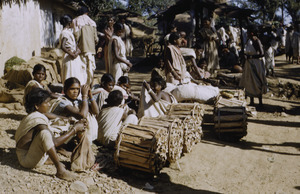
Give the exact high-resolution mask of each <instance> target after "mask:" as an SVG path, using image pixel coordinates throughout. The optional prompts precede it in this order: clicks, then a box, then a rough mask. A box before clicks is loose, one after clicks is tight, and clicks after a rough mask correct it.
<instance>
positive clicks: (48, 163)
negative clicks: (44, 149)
mask: <svg viewBox="0 0 300 194" xmlns="http://www.w3.org/2000/svg"><path fill="white" fill-rule="evenodd" d="M44 164H45V165H52V164H54V163H53V162H52V160H51V159H50V158H48V159H47V160H46V162H45V163H44Z"/></svg>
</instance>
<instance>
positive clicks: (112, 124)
mask: <svg viewBox="0 0 300 194" xmlns="http://www.w3.org/2000/svg"><path fill="white" fill-rule="evenodd" d="M124 111H125V110H124V109H123V108H120V107H116V106H115V107H107V108H103V109H102V110H101V112H100V114H99V117H98V118H99V119H98V124H99V131H98V138H97V140H98V141H100V142H101V143H102V144H103V145H108V144H109V143H110V142H111V141H116V139H117V137H118V134H119V132H120V129H121V126H122V123H123V122H122V117H123V114H124ZM125 121H126V123H127V124H128V123H131V124H137V123H138V119H137V117H136V116H135V115H129V116H128V118H126V120H125ZM125 121H124V123H125Z"/></svg>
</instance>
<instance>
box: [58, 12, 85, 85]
mask: <svg viewBox="0 0 300 194" xmlns="http://www.w3.org/2000/svg"><path fill="white" fill-rule="evenodd" d="M60 23H61V24H62V25H63V27H64V28H63V30H62V32H61V34H60V38H59V48H61V49H62V50H63V51H64V52H65V54H64V58H63V62H62V63H63V66H62V71H61V80H62V83H64V81H65V80H66V79H68V78H69V77H76V78H77V79H78V80H79V81H80V83H81V84H82V85H84V84H85V83H86V80H87V73H86V65H85V64H84V63H83V62H82V60H81V59H80V57H79V56H78V55H79V54H80V53H81V51H80V50H79V48H78V47H77V44H76V41H75V37H74V35H73V28H72V25H73V23H72V18H71V16H69V15H64V16H62V17H61V18H60Z"/></svg>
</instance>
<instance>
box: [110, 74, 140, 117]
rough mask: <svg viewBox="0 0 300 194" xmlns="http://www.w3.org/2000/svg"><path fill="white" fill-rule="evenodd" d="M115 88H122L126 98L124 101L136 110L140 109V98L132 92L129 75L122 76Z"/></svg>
mask: <svg viewBox="0 0 300 194" xmlns="http://www.w3.org/2000/svg"><path fill="white" fill-rule="evenodd" d="M113 90H120V91H121V92H122V94H123V97H124V100H125V102H124V103H125V104H127V105H128V107H129V108H131V109H133V110H135V111H136V112H137V111H138V106H139V101H140V99H139V98H138V97H137V96H135V95H134V94H133V93H132V92H131V90H130V79H129V77H127V76H121V77H120V78H119V80H118V85H116V86H115V87H114V89H113Z"/></svg>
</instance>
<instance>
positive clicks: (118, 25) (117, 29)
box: [114, 22, 124, 32]
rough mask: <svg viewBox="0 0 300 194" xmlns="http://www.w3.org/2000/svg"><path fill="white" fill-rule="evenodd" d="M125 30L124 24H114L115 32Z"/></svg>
mask: <svg viewBox="0 0 300 194" xmlns="http://www.w3.org/2000/svg"><path fill="white" fill-rule="evenodd" d="M123 29H124V25H123V24H121V23H119V22H117V23H115V24H114V31H115V32H118V31H119V30H123Z"/></svg>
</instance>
